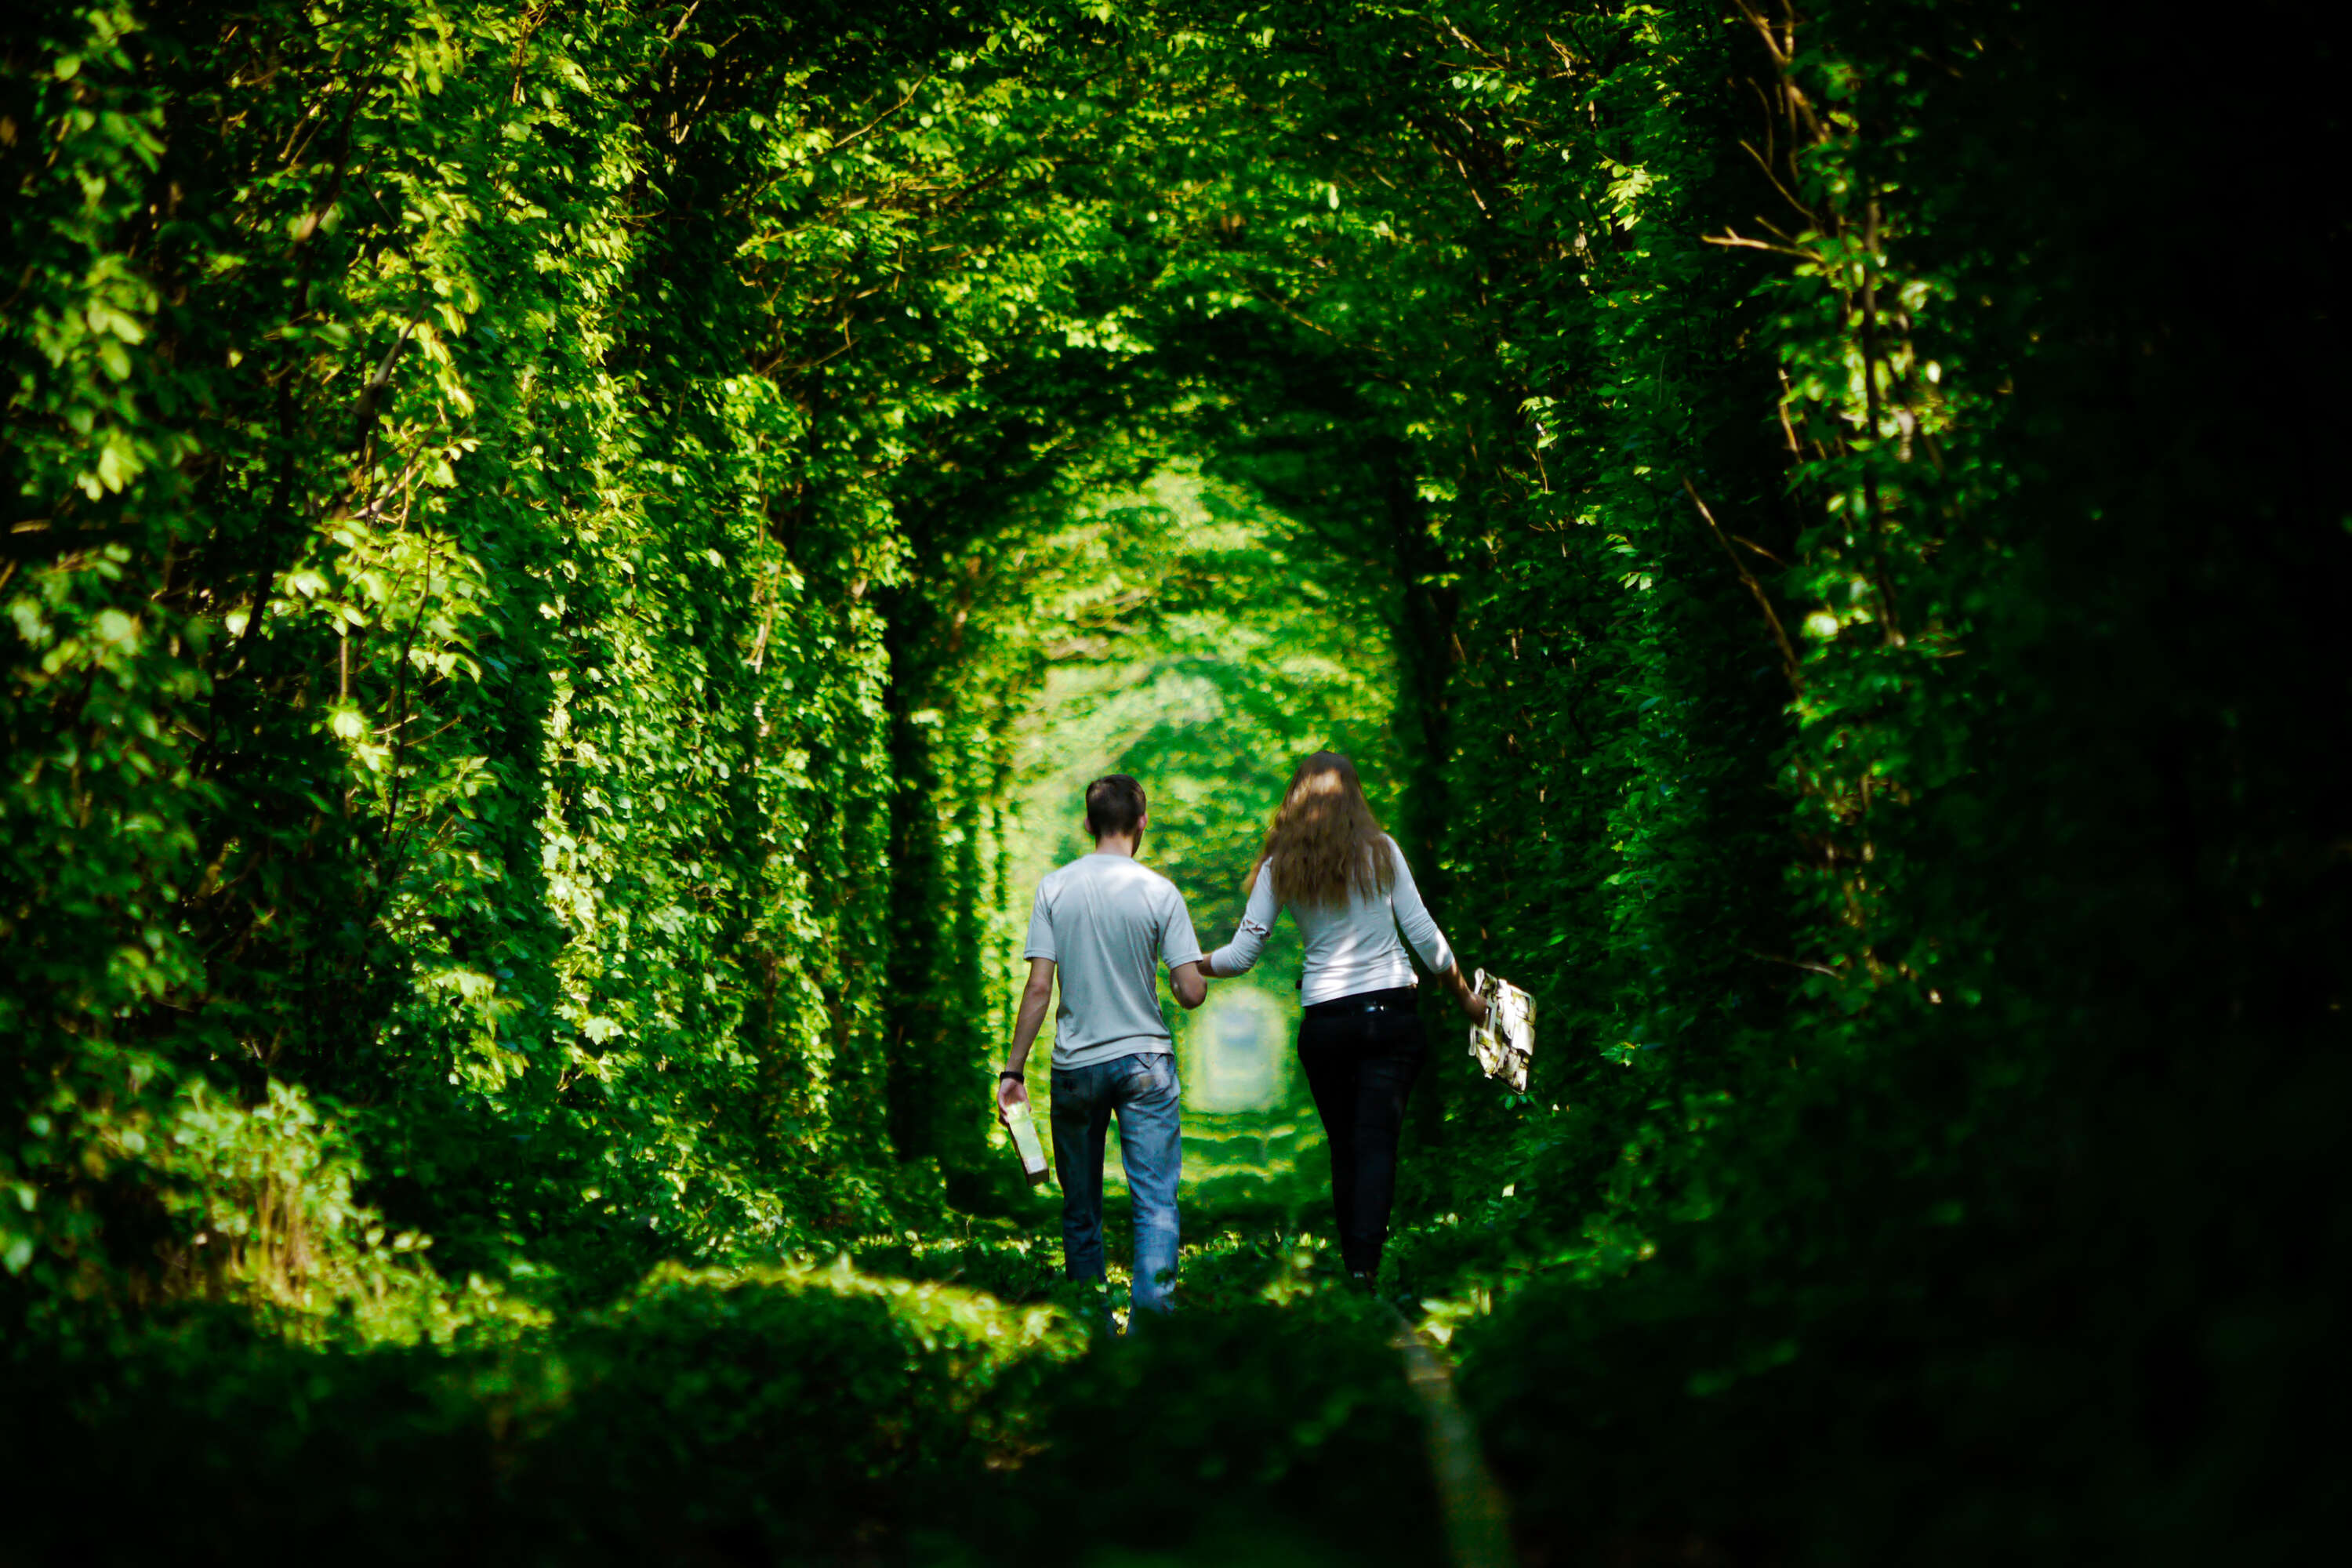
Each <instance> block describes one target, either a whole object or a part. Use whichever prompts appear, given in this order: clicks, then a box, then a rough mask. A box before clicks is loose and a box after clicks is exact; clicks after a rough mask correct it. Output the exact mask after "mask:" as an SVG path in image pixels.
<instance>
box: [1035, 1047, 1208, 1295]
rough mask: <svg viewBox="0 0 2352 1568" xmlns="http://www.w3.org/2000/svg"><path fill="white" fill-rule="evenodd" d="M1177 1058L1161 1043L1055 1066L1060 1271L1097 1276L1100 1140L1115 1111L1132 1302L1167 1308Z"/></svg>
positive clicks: (1176, 1155) (1176, 1148) (1172, 1266)
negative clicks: (1137, 1052)
mask: <svg viewBox="0 0 2352 1568" xmlns="http://www.w3.org/2000/svg"><path fill="white" fill-rule="evenodd" d="M1182 1111H1183V1104H1182V1098H1181V1091H1180V1089H1179V1088H1178V1085H1177V1082H1176V1058H1174V1057H1172V1056H1171V1055H1169V1054H1168V1053H1167V1052H1165V1051H1160V1052H1155V1053H1153V1054H1151V1055H1150V1056H1133V1057H1114V1058H1111V1059H1110V1060H1109V1061H1107V1062H1097V1063H1096V1064H1095V1065H1094V1066H1092V1067H1083V1068H1055V1069H1054V1174H1055V1177H1056V1178H1057V1179H1058V1180H1059V1181H1060V1182H1061V1184H1062V1272H1063V1273H1064V1275H1065V1276H1066V1277H1067V1278H1069V1279H1101V1278H1102V1277H1103V1239H1102V1210H1103V1142H1104V1139H1105V1138H1106V1137H1107V1136H1108V1133H1109V1131H1110V1119H1111V1116H1112V1114H1113V1113H1114V1112H1115V1113H1117V1115H1118V1151H1119V1161H1120V1163H1122V1164H1124V1165H1125V1166H1126V1167H1127V1190H1128V1194H1129V1196H1130V1197H1131V1198H1132V1199H1133V1200H1134V1203H1135V1283H1134V1287H1133V1292H1134V1300H1135V1306H1136V1309H1137V1310H1139V1311H1147V1312H1164V1311H1167V1310H1169V1309H1170V1308H1171V1306H1173V1305H1174V1304H1175V1303H1174V1301H1173V1300H1172V1297H1173V1293H1174V1292H1173V1289H1172V1288H1173V1286H1174V1284H1175V1280H1176V1178H1177V1175H1178V1174H1179V1173H1180V1172H1181V1169H1182V1167H1183V1163H1184V1145H1183V1140H1182V1138H1181V1132H1180V1127H1179V1122H1180V1119H1181V1115H1182Z"/></svg>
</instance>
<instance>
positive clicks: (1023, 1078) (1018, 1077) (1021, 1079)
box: [996, 1068, 1029, 1083]
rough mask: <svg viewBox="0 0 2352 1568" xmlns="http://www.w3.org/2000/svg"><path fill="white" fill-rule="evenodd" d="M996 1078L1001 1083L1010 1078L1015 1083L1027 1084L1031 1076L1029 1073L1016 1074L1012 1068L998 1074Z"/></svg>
mask: <svg viewBox="0 0 2352 1568" xmlns="http://www.w3.org/2000/svg"><path fill="white" fill-rule="evenodd" d="M996 1078H997V1081H998V1082H1000V1083H1002V1082H1003V1080H1004V1079H1008V1078H1009V1079H1012V1080H1013V1082H1015V1083H1027V1082H1028V1081H1029V1075H1028V1074H1027V1073H1025V1072H1014V1071H1013V1069H1012V1068H1005V1069H1004V1070H1003V1072H1001V1073H998V1074H997V1075H996Z"/></svg>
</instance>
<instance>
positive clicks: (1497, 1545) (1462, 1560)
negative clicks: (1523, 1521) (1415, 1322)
mask: <svg viewBox="0 0 2352 1568" xmlns="http://www.w3.org/2000/svg"><path fill="white" fill-rule="evenodd" d="M1389 1316H1390V1318H1391V1325H1390V1328H1391V1332H1390V1337H1389V1342H1390V1343H1391V1344H1392V1345H1394V1346H1395V1347H1396V1350H1397V1353H1398V1354H1399V1355H1400V1356H1401V1357H1402V1358H1403V1361H1404V1380H1405V1382H1406V1384H1408V1385H1409V1386H1411V1388H1412V1392H1413V1395H1414V1397H1415V1398H1417V1399H1419V1400H1420V1401H1421V1408H1422V1414H1423V1416H1424V1417H1426V1419H1427V1421H1428V1424H1429V1426H1428V1433H1429V1468H1430V1471H1431V1473H1432V1474H1433V1476H1434V1477H1435V1478H1436V1480H1437V1502H1438V1507H1439V1509H1440V1510H1443V1511H1444V1516H1445V1546H1446V1553H1447V1555H1448V1557H1450V1558H1451V1559H1452V1561H1453V1563H1454V1568H1511V1564H1512V1563H1513V1562H1514V1561H1515V1558H1514V1556H1513V1553H1512V1551H1511V1525H1510V1517H1509V1513H1508V1511H1507V1506H1506V1504H1505V1503H1504V1500H1503V1490H1502V1489H1501V1488H1500V1487H1498V1486H1496V1484H1495V1477H1494V1474H1493V1473H1492V1472H1491V1471H1489V1470H1488V1469H1487V1468H1486V1455H1485V1454H1484V1453H1482V1452H1481V1451H1480V1449H1479V1447H1478V1432H1477V1428H1476V1427H1475V1426H1472V1425H1471V1424H1470V1415H1469V1412H1467V1411H1465V1410H1464V1409H1463V1408H1462V1402H1461V1400H1460V1399H1458V1398H1456V1397H1455V1396H1454V1373H1453V1372H1452V1370H1451V1369H1450V1368H1448V1367H1447V1365H1446V1364H1445V1362H1444V1358H1443V1357H1441V1356H1440V1355H1439V1354H1438V1353H1437V1352H1435V1351H1434V1350H1433V1349H1431V1348H1430V1346H1429V1342H1427V1341H1425V1340H1423V1338H1422V1337H1421V1335H1420V1334H1419V1333H1418V1332H1416V1331H1414V1329H1413V1327H1412V1324H1411V1323H1408V1322H1406V1321H1404V1314H1403V1313H1402V1312H1400V1311H1398V1310H1396V1309H1395V1308H1394V1307H1391V1308H1390V1309H1389Z"/></svg>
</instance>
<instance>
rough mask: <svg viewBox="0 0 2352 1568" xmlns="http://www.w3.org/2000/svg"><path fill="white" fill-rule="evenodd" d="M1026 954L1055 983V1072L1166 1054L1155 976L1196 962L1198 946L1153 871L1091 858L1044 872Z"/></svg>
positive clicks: (1175, 896) (1122, 860) (1169, 888)
mask: <svg viewBox="0 0 2352 1568" xmlns="http://www.w3.org/2000/svg"><path fill="white" fill-rule="evenodd" d="M1025 956H1027V957H1030V958H1050V959H1052V960H1053V961H1054V964H1055V970H1056V971H1057V978H1058V979H1059V980H1060V982H1061V1002H1060V1005H1058V1006H1057V1007H1056V1008H1055V1013H1054V1066H1055V1068H1083V1067H1092V1066H1093V1065H1094V1064H1095V1063H1097V1062H1107V1061H1109V1060H1111V1059H1112V1058H1117V1057H1130V1056H1150V1055H1155V1054H1165V1053H1167V1052H1169V1051H1171V1050H1172V1049H1174V1048H1175V1047H1174V1044H1173V1041H1172V1038H1171V1036H1170V1034H1169V1032H1168V1020H1167V1019H1166V1018H1164V1017H1162V1016H1160V986H1159V976H1158V974H1157V973H1155V970H1156V969H1157V967H1158V963H1166V964H1167V965H1168V967H1169V968H1171V969H1173V968H1175V967H1176V966H1177V965H1178V964H1180V963H1197V962H1198V961H1199V959H1200V957H1201V944H1200V943H1199V942H1197V941H1195V940H1194V939H1193V936H1192V916H1191V915H1190V914H1188V913H1187V912H1186V911H1185V909H1184V895H1183V894H1181V893H1180V892H1178V891H1177V890H1176V884H1175V883H1173V882H1171V881H1170V880H1169V879H1167V878H1165V877H1163V876H1161V875H1160V873H1159V872H1157V871H1153V870H1150V869H1148V868H1145V867H1143V866H1140V865H1138V864H1137V863H1136V862H1135V860H1133V859H1132V858H1129V857H1128V856H1125V855H1103V854H1094V855H1087V856H1085V857H1082V858H1079V859H1076V860H1073V861H1071V862H1070V863H1069V864H1068V865H1066V866H1064V867H1062V868H1060V869H1059V870H1056V871H1052V872H1049V873H1047V874H1046V877H1045V880H1044V881H1042V882H1040V883H1038V884H1037V904H1036V908H1035V909H1034V910H1033V911H1032V912H1031V914H1030V916H1029V947H1028V952H1027V953H1026V955H1025ZM1155 960H1156V961H1158V962H1157V963H1155Z"/></svg>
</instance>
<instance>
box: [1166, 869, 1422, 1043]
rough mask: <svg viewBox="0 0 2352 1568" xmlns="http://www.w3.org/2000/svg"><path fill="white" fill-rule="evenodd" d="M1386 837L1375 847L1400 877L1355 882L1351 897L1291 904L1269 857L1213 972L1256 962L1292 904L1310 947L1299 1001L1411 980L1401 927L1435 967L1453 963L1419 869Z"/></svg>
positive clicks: (1385, 987) (1240, 968)
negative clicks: (1415, 875) (1279, 893)
mask: <svg viewBox="0 0 2352 1568" xmlns="http://www.w3.org/2000/svg"><path fill="white" fill-rule="evenodd" d="M1379 843H1380V848H1379V849H1378V850H1376V851H1375V852H1376V853H1385V854H1386V855H1388V856H1389V857H1390V861H1391V867H1392V868H1393V870H1394V873H1395V876H1394V880H1393V882H1392V883H1391V886H1390V887H1388V888H1387V889H1385V890H1383V889H1381V887H1380V883H1381V881H1382V880H1384V879H1381V878H1377V877H1375V878H1369V879H1362V880H1358V881H1351V883H1350V885H1349V888H1348V890H1347V895H1346V897H1345V898H1344V899H1340V900H1328V901H1314V902H1309V901H1307V900H1296V901H1293V902H1290V903H1288V904H1285V903H1283V902H1282V901H1280V900H1277V898H1276V893H1275V884H1276V881H1277V880H1279V878H1278V877H1277V876H1276V868H1275V866H1274V864H1273V863H1272V862H1271V861H1270V860H1269V861H1268V862H1267V863H1266V864H1265V865H1264V866H1261V867H1260V868H1258V877H1257V880H1256V882H1255V885H1254V886H1253V887H1252V888H1251V889H1250V900H1249V907H1248V908H1247V909H1246V910H1244V912H1243V914H1242V922H1241V925H1240V927H1239V929H1237V930H1236V931H1234V940H1233V941H1232V942H1228V943H1226V944H1225V945H1224V946H1223V947H1222V948H1219V949H1218V950H1217V951H1216V952H1214V953H1213V954H1211V955H1210V963H1211V965H1212V967H1213V970H1214V972H1215V973H1217V974H1219V975H1234V974H1240V973H1244V972H1245V971H1247V970H1248V969H1249V967H1250V966H1251V965H1252V964H1254V963H1256V962H1257V957H1258V954H1259V952H1262V951H1263V950H1264V949H1265V939H1266V938H1267V936H1269V935H1270V934H1272V932H1273V930H1274V922H1275V921H1276V919H1278V918H1279V917H1280V915H1281V912H1282V910H1284V909H1285V908H1287V909H1288V910H1290V917H1291V919H1293V920H1294V921H1297V922H1298V934H1299V937H1300V940H1301V941H1302V942H1303V943H1304V945H1305V947H1306V950H1307V953H1306V956H1307V962H1306V966H1305V970H1304V973H1303V974H1302V975H1301V978H1300V984H1299V1000H1300V1001H1301V1002H1303V1003H1305V1004H1307V1005H1309V1006H1312V1005H1314V1004H1316V1003H1318V1002H1329V1001H1333V1000H1336V999H1337V998H1339V997H1342V996H1355V995H1360V994H1363V993H1365V992H1369V991H1389V990H1394V989H1396V988H1398V987H1401V986H1406V985H1411V984H1413V973H1412V962H1411V961H1410V960H1409V959H1407V958H1406V956H1405V951H1404V944H1403V942H1400V941H1399V940H1398V937H1397V933H1398V930H1399V928H1400V927H1402V930H1403V933H1404V936H1405V937H1406V938H1407V939H1409V940H1410V941H1411V942H1412V945H1413V949H1414V951H1415V952H1419V953H1420V954H1421V957H1422V962H1423V963H1425V964H1427V965H1428V966H1429V968H1430V970H1431V971H1432V972H1433V973H1444V972H1445V971H1447V970H1449V969H1451V968H1452V967H1453V966H1454V952H1453V950H1452V949H1451V948H1449V947H1448V946H1447V945H1446V942H1445V937H1444V933H1443V932H1441V931H1439V930H1438V929H1437V921H1435V920H1434V919H1433V918H1432V917H1431V915H1430V912H1429V907H1428V905H1426V904H1424V903H1423V901H1422V898H1421V890H1420V889H1418V888H1417V887H1415V886H1414V885H1413V879H1412V868H1411V867H1410V866H1408V865H1406V864H1405V858H1404V852H1403V851H1402V850H1401V849H1399V848H1398V847H1397V844H1396V840H1395V839H1393V838H1391V837H1388V836H1387V835H1386V834H1382V835H1381V836H1380V840H1379Z"/></svg>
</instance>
